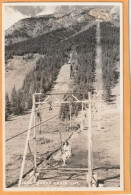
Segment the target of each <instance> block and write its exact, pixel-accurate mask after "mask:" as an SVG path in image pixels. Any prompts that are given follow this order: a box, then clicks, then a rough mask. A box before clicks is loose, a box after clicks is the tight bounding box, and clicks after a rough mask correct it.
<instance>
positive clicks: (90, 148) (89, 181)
mask: <svg viewBox="0 0 131 195" xmlns="http://www.w3.org/2000/svg"><path fill="white" fill-rule="evenodd" d="M88 99H89V114H88V119H89V130H88V169H89V171H88V187H92V170H93V154H92V116H91V94H90V92H88Z"/></svg>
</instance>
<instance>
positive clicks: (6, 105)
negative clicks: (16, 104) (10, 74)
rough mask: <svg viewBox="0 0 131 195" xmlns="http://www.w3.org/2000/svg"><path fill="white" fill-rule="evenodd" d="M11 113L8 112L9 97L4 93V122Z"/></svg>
mask: <svg viewBox="0 0 131 195" xmlns="http://www.w3.org/2000/svg"><path fill="white" fill-rule="evenodd" d="M10 113H11V110H10V100H9V95H8V93H6V95H5V120H6V121H7V120H8V117H9V114H10Z"/></svg>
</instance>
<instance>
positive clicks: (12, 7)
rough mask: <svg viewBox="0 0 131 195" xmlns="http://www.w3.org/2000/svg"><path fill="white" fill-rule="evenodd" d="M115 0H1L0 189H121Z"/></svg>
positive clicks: (119, 29)
mask: <svg viewBox="0 0 131 195" xmlns="http://www.w3.org/2000/svg"><path fill="white" fill-rule="evenodd" d="M122 10H123V6H122V3H107V2H105V3H104V2H103V3H100V2H99V3H93V2H90V3H89V2H88V3H87V2H77V3H76V2H61V3H60V2H55V3H53V2H50V3H47V2H45V3H44V2H42V3H27V2H26V3H3V7H2V16H3V21H2V28H3V37H2V38H3V45H2V48H3V78H4V80H3V91H4V95H3V102H4V105H3V112H4V121H3V123H4V125H3V135H4V137H3V145H4V148H3V156H4V167H3V170H4V171H3V175H4V181H3V184H4V189H5V190H6V191H24V190H26V191H53V190H55V191H107V190H109V191H116V190H123V185H124V176H123V12H122Z"/></svg>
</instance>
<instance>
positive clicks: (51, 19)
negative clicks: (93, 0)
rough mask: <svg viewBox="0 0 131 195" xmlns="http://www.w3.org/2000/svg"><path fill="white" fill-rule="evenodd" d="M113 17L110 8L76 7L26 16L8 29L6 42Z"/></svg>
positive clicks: (13, 41) (14, 41) (7, 43)
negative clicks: (46, 13)
mask: <svg viewBox="0 0 131 195" xmlns="http://www.w3.org/2000/svg"><path fill="white" fill-rule="evenodd" d="M111 18H112V17H111V14H110V13H109V10H106V9H99V8H97V9H92V8H77V9H76V8H75V9H72V10H68V11H66V12H61V11H59V12H56V13H54V14H51V15H43V16H37V17H31V18H26V19H22V20H20V21H18V22H17V23H15V24H14V25H13V26H11V27H10V28H9V29H8V30H6V33H5V43H6V45H9V44H13V43H17V42H21V41H24V40H27V39H29V38H34V37H38V36H41V35H43V34H46V33H48V32H51V31H53V30H57V29H61V28H68V29H70V30H72V29H73V30H74V27H75V26H77V25H83V26H86V25H87V22H89V21H91V20H97V19H99V20H102V21H111Z"/></svg>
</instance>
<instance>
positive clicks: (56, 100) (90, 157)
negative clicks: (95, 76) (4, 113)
mask: <svg viewBox="0 0 131 195" xmlns="http://www.w3.org/2000/svg"><path fill="white" fill-rule="evenodd" d="M41 95H42V94H41V93H34V94H33V106H32V111H31V117H30V122H29V127H28V133H27V138H26V143H25V149H24V155H23V160H22V165H21V171H20V178H19V184H18V186H19V187H20V186H21V185H22V177H23V173H24V167H25V160H26V155H27V150H28V148H29V151H30V145H29V137H30V132H31V127H32V123H33V122H34V158H33V160H34V162H33V163H34V174H35V173H36V171H37V162H36V158H37V157H36V128H35V126H36V118H35V117H36V116H35V115H36V110H39V109H40V107H41V106H42V105H43V104H47V103H49V102H48V100H49V97H50V96H53V98H54V102H53V103H55V104H66V103H68V104H70V115H71V101H69V100H67V98H68V97H69V95H70V96H71V97H72V98H73V99H74V101H73V102H74V103H81V104H82V117H81V122H82V127H81V130H83V128H84V125H83V106H84V103H85V104H88V109H87V111H88V118H89V119H88V174H87V184H88V187H92V180H93V151H92V116H91V114H92V111H91V109H92V108H91V104H92V102H93V101H94V100H91V93H90V92H88V100H78V98H77V97H76V96H75V95H74V94H73V93H67V94H66V96H65V97H64V98H63V99H62V100H60V99H59V98H58V97H56V96H57V95H65V93H59V94H47V97H46V98H45V100H44V101H40V96H41ZM36 97H39V102H36ZM36 106H38V107H37V108H36ZM39 125H40V120H39ZM70 126H71V117H70ZM85 170H87V169H85Z"/></svg>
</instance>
